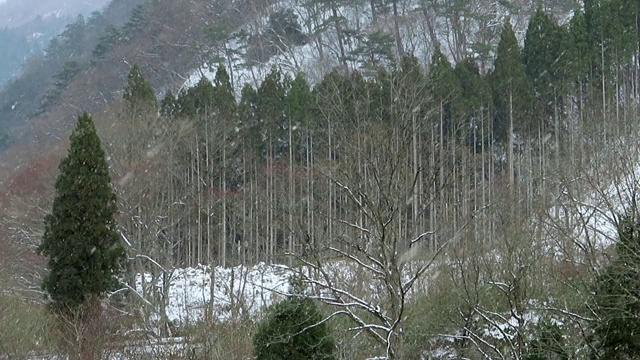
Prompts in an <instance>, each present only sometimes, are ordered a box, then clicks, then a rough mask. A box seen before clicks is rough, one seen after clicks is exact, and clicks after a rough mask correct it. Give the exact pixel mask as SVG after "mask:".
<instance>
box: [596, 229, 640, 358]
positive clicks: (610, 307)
mask: <svg viewBox="0 0 640 360" xmlns="http://www.w3.org/2000/svg"><path fill="white" fill-rule="evenodd" d="M618 234H619V236H620V239H619V242H618V243H617V244H616V248H615V250H616V254H615V258H614V259H613V260H612V261H611V263H610V264H609V265H608V266H607V267H606V268H605V269H604V271H603V272H602V273H601V275H600V276H599V278H598V280H597V282H596V285H595V289H594V290H595V291H594V301H593V305H594V309H595V311H596V313H597V314H598V315H599V317H600V320H599V321H597V322H596V323H595V324H594V326H593V338H594V339H593V340H594V343H595V344H594V349H595V351H596V354H594V355H595V358H597V359H637V358H638V354H640V315H639V314H640V276H639V275H640V221H638V219H637V218H634V217H626V218H624V219H623V220H622V221H621V222H620V225H619V226H618Z"/></svg>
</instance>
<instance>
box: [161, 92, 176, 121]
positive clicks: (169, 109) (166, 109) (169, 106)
mask: <svg viewBox="0 0 640 360" xmlns="http://www.w3.org/2000/svg"><path fill="white" fill-rule="evenodd" d="M177 111H178V100H177V99H176V97H175V95H173V93H172V92H171V90H169V91H167V93H166V94H165V95H164V98H162V101H161V102H160V114H161V115H162V116H175V115H176V113H177Z"/></svg>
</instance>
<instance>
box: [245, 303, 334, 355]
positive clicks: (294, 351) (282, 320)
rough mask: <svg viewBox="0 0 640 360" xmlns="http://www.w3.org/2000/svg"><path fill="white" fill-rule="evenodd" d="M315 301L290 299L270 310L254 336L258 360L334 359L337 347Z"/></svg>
mask: <svg viewBox="0 0 640 360" xmlns="http://www.w3.org/2000/svg"><path fill="white" fill-rule="evenodd" d="M321 321H322V314H321V313H320V311H319V310H318V308H317V307H316V305H315V303H314V302H313V300H311V299H309V298H305V297H299V296H290V297H288V298H287V299H285V300H284V301H281V302H279V303H277V304H274V305H272V306H271V307H269V309H267V312H266V316H265V318H264V320H263V321H262V322H261V323H260V325H259V326H258V329H257V330H256V333H255V335H254V337H253V345H254V348H255V352H256V359H257V360H332V359H334V358H335V356H334V349H335V344H334V340H333V337H332V336H331V334H330V331H329V328H328V327H327V325H326V323H320V322H321Z"/></svg>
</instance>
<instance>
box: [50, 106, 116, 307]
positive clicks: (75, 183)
mask: <svg viewBox="0 0 640 360" xmlns="http://www.w3.org/2000/svg"><path fill="white" fill-rule="evenodd" d="M59 169H60V175H59V176H58V179H57V180H56V184H55V189H56V197H55V199H54V201H53V208H52V211H51V213H50V214H49V215H47V216H46V217H45V220H44V222H45V230H44V236H43V240H42V244H41V245H40V247H39V252H40V253H41V254H43V255H45V256H48V257H49V263H48V267H49V273H48V274H47V275H46V276H45V278H44V280H43V283H42V287H43V289H44V290H45V292H46V293H47V294H48V296H49V297H50V299H51V305H52V307H53V308H54V309H56V310H62V311H69V310H71V311H73V310H76V309H79V308H81V307H82V306H83V305H86V302H87V301H89V300H91V299H95V298H100V297H102V296H104V294H105V293H107V292H109V291H113V290H115V289H116V288H117V286H118V280H117V276H118V275H119V272H120V270H121V262H122V261H123V260H124V258H125V249H124V247H123V245H122V243H121V240H120V236H119V235H118V232H117V230H116V223H115V215H116V212H117V208H116V196H115V194H114V192H113V189H112V188H111V184H110V181H111V179H110V177H109V166H108V164H107V161H106V158H105V154H104V151H103V150H102V147H101V143H100V138H99V137H98V135H97V133H96V129H95V127H94V125H93V120H92V119H91V117H90V116H89V115H88V114H87V113H86V112H85V113H84V114H83V115H82V116H80V117H78V122H77V125H76V128H75V130H74V131H73V132H72V134H71V144H70V148H69V154H68V155H67V157H66V158H64V159H63V160H62V162H61V163H60V167H59Z"/></svg>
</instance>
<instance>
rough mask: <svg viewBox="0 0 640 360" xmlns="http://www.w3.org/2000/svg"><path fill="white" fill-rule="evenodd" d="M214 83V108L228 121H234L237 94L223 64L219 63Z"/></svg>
mask: <svg viewBox="0 0 640 360" xmlns="http://www.w3.org/2000/svg"><path fill="white" fill-rule="evenodd" d="M213 85H214V93H215V98H214V103H213V105H214V108H215V110H216V111H217V115H218V116H222V117H224V120H225V121H226V122H230V123H232V122H234V121H235V115H236V110H237V104H236V96H235V93H234V91H233V87H232V86H231V81H230V78H229V74H228V73H227V69H226V68H225V66H224V65H223V64H220V65H218V70H217V71H216V77H215V79H214V80H213Z"/></svg>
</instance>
